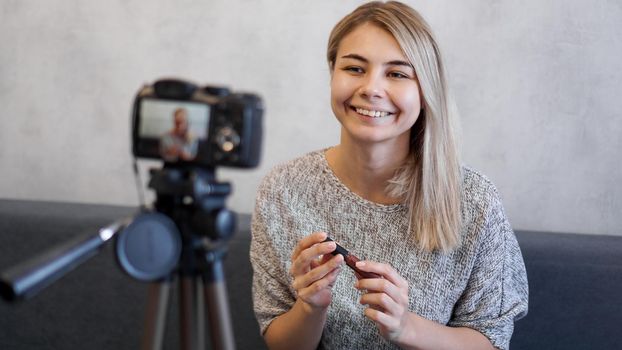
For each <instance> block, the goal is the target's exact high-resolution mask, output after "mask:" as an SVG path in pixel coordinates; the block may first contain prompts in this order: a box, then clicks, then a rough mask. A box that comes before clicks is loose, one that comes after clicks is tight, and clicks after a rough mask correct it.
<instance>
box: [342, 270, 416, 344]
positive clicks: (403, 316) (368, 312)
mask: <svg viewBox="0 0 622 350" xmlns="http://www.w3.org/2000/svg"><path fill="white" fill-rule="evenodd" d="M356 266H357V267H358V268H359V269H361V270H363V271H367V272H373V273H376V274H378V275H380V276H382V277H383V278H365V279H359V280H358V281H357V282H356V284H355V285H354V286H355V288H356V289H358V290H361V291H363V293H364V294H363V296H362V297H361V300H360V303H361V304H363V305H369V307H368V308H367V309H365V316H366V317H367V318H369V319H370V320H372V321H374V322H375V323H376V326H378V329H379V330H380V334H381V335H382V336H383V337H384V338H386V339H387V340H389V341H392V342H398V341H399V338H400V337H403V336H405V334H404V333H406V332H404V330H405V329H406V328H407V324H408V320H409V315H410V312H409V311H408V282H407V281H406V280H405V279H404V278H403V277H402V276H400V275H399V274H398V273H397V271H395V269H394V268H393V267H391V266H390V265H387V264H382V263H377V262H372V261H359V262H358V263H357V264H356Z"/></svg>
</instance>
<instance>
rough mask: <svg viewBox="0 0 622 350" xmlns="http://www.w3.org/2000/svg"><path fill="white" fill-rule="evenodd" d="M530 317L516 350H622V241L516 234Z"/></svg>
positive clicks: (515, 340) (520, 327)
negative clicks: (522, 264) (524, 270)
mask: <svg viewBox="0 0 622 350" xmlns="http://www.w3.org/2000/svg"><path fill="white" fill-rule="evenodd" d="M517 238H518V241H519V243H520V247H521V250H522V252H523V257H524V259H525V266H526V268H527V278H528V280H529V313H528V315H527V316H526V317H525V318H523V319H522V320H520V321H518V322H517V323H516V327H515V331H514V336H513V337H512V342H511V348H512V349H552V350H553V349H622V332H621V330H622V237H618V236H603V235H579V234H555V233H544V232H517Z"/></svg>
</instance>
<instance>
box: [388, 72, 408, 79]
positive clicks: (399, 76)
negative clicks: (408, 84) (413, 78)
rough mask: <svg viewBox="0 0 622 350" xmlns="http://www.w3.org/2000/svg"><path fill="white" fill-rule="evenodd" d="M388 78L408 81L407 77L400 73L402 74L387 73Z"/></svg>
mask: <svg viewBox="0 0 622 350" xmlns="http://www.w3.org/2000/svg"><path fill="white" fill-rule="evenodd" d="M389 77H391V78H398V79H408V78H409V76H408V75H406V74H404V73H402V72H390V73H389Z"/></svg>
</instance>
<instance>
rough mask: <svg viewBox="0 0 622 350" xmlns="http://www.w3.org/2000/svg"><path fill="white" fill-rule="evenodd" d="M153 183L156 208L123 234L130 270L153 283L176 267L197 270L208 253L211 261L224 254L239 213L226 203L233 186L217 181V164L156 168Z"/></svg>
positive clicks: (123, 255) (120, 246) (122, 259)
mask: <svg viewBox="0 0 622 350" xmlns="http://www.w3.org/2000/svg"><path fill="white" fill-rule="evenodd" d="M149 187H150V188H152V189H153V190H154V191H155V192H156V195H157V196H156V201H155V202H154V210H155V211H154V212H145V213H142V214H139V215H138V216H137V217H136V219H135V220H134V221H133V222H132V224H130V225H129V226H128V227H127V228H126V229H125V230H124V231H123V232H122V233H121V234H119V237H118V238H117V244H116V247H117V258H118V261H119V263H120V265H121V266H122V268H123V269H124V270H125V271H126V272H127V273H128V274H130V275H131V276H132V277H134V278H136V279H139V280H144V281H153V280H158V279H162V278H166V277H167V276H168V275H169V274H170V273H171V272H172V271H173V268H175V267H176V266H177V267H179V269H180V270H182V271H185V270H188V268H189V267H190V266H192V267H195V268H196V267H197V266H198V265H200V263H201V261H202V260H203V257H204V256H205V255H206V254H208V255H209V257H208V260H210V261H213V260H220V259H222V258H223V257H224V255H225V254H226V243H227V241H228V240H229V239H230V238H231V237H232V235H233V232H234V231H235V223H236V215H235V214H234V213H233V212H232V211H230V210H229V209H227V208H226V206H225V201H226V199H227V196H229V194H230V193H231V185H230V184H229V183H221V182H218V181H216V179H215V174H214V169H213V168H203V167H179V166H171V165H165V166H164V167H163V168H162V169H152V170H151V179H150V181H149ZM145 247H149V249H146V248H145ZM154 252H155V253H154ZM197 255H198V256H199V258H198V259H197V258H196V256H197ZM177 262H179V264H177Z"/></svg>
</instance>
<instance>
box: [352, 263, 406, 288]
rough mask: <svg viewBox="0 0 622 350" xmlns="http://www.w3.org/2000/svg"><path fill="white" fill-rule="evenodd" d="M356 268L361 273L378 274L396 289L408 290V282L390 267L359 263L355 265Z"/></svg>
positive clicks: (380, 264) (379, 264)
mask: <svg viewBox="0 0 622 350" xmlns="http://www.w3.org/2000/svg"><path fill="white" fill-rule="evenodd" d="M356 267H357V268H359V269H360V270H361V271H366V272H373V273H376V274H379V275H381V276H382V277H384V278H385V279H387V280H389V281H391V282H392V283H393V284H394V285H396V286H397V287H398V288H408V282H407V281H406V280H405V279H404V278H403V277H402V276H401V275H400V274H399V273H398V272H397V271H395V269H394V268H393V267H391V266H390V265H387V264H382V263H378V262H374V261H359V262H357V263H356ZM363 280H364V279H363Z"/></svg>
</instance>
